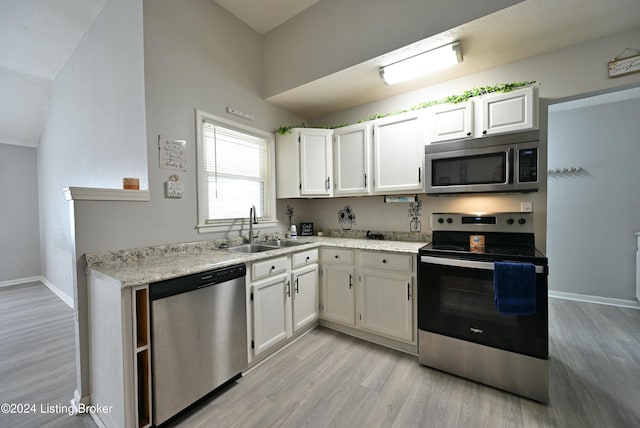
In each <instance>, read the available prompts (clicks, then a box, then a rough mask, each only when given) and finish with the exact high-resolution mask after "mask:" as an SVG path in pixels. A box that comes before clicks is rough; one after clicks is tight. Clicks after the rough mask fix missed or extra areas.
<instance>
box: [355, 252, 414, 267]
mask: <svg viewBox="0 0 640 428" xmlns="http://www.w3.org/2000/svg"><path fill="white" fill-rule="evenodd" d="M412 260H413V257H412V256H411V255H409V254H393V253H385V252H378V251H376V252H373V251H363V252H362V253H361V254H360V265H362V266H366V267H371V268H376V269H385V270H397V271H402V272H411V270H412V262H411V261H412Z"/></svg>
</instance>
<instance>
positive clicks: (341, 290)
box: [322, 265, 356, 325]
mask: <svg viewBox="0 0 640 428" xmlns="http://www.w3.org/2000/svg"><path fill="white" fill-rule="evenodd" d="M354 277H355V269H354V268H353V266H341V265H327V266H323V268H322V317H323V318H325V319H328V320H331V321H337V322H340V323H343V324H347V325H355V323H356V312H355V306H354V304H355V293H354V289H353V283H354Z"/></svg>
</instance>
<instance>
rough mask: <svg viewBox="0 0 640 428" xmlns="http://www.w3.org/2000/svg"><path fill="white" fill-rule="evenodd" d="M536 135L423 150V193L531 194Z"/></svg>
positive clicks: (535, 166)
mask: <svg viewBox="0 0 640 428" xmlns="http://www.w3.org/2000/svg"><path fill="white" fill-rule="evenodd" d="M539 166H540V133H539V131H537V130H535V131H527V132H520V133H513V134H503V135H496V136H488V137H481V138H470V139H465V140H456V141H448V142H443V143H432V144H430V145H427V146H425V175H426V177H425V192H426V193H427V194H432V195H439V194H450V193H490V192H494V193H495V192H505V193H510V192H535V191H537V190H538V187H539V181H538V171H539Z"/></svg>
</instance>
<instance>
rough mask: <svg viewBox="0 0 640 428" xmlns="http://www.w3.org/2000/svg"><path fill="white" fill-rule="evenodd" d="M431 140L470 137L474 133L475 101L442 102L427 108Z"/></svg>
mask: <svg viewBox="0 0 640 428" xmlns="http://www.w3.org/2000/svg"><path fill="white" fill-rule="evenodd" d="M427 113H428V119H429V120H428V125H427V126H428V128H429V141H430V142H435V141H446V140H454V139H459V138H469V137H471V136H472V135H473V103H472V102H471V101H467V102H465V103H459V104H442V105H437V106H433V107H429V108H428V109H427Z"/></svg>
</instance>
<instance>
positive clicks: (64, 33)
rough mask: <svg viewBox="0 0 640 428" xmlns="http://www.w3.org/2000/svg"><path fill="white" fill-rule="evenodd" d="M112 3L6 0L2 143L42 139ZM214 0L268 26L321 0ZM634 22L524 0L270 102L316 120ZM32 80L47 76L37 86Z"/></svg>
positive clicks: (552, 0)
mask: <svg viewBox="0 0 640 428" xmlns="http://www.w3.org/2000/svg"><path fill="white" fill-rule="evenodd" d="M106 1H107V0H0V90H1V91H0V92H2V93H4V94H5V95H7V94H14V93H15V95H8V97H14V98H19V99H20V100H21V103H20V104H15V103H4V104H2V103H0V141H2V142H9V143H10V144H13V143H16V144H26V145H33V146H37V143H38V140H39V132H40V130H39V129H38V130H37V132H36V131H33V132H31V131H30V130H31V128H34V126H36V127H38V126H40V127H41V125H42V123H44V115H45V112H46V105H47V102H48V101H47V100H48V87H49V86H48V85H50V82H51V81H52V80H53V79H54V78H55V76H56V75H57V74H58V72H59V71H60V70H61V69H62V67H63V66H64V64H65V63H66V62H67V61H68V59H69V57H70V56H71V54H72V53H73V51H74V50H75V49H76V46H77V45H78V43H79V42H80V41H81V40H82V37H83V36H84V34H85V32H86V30H87V29H88V28H89V27H90V26H91V24H92V23H93V21H94V19H95V18H96V16H97V15H98V14H99V13H100V11H101V10H102V8H103V6H104V4H105V3H106ZM214 1H215V2H216V3H218V4H219V5H220V6H222V7H224V8H225V9H227V10H228V11H229V12H230V13H232V14H233V15H235V16H236V17H238V18H239V19H240V20H241V21H244V22H245V23H246V24H247V25H248V26H250V27H251V28H253V29H254V30H255V31H256V32H258V33H259V34H264V33H266V32H268V31H269V30H271V29H273V28H275V27H276V26H278V25H280V24H282V23H283V22H285V21H287V20H289V19H291V18H294V17H295V16H296V15H297V14H298V13H300V12H301V11H303V10H305V9H307V8H309V7H311V6H313V5H314V4H316V3H317V2H318V1H319V0H260V1H255V0H214ZM638 27H640V7H639V6H638V0H607V1H606V2H605V1H602V0H561V1H560V0H526V1H523V2H521V3H518V4H516V5H514V6H512V7H510V8H507V9H503V10H501V11H498V12H496V13H494V14H492V15H489V16H486V17H483V18H480V19H478V20H476V21H472V22H469V23H467V24H464V25H462V26H460V27H457V28H454V29H451V30H449V31H447V32H445V33H442V34H438V35H436V36H433V37H431V38H429V39H426V40H421V41H418V42H416V43H414V45H412V46H407V47H405V48H402V49H400V50H398V51H395V52H389V53H387V54H385V55H382V56H380V57H378V58H372V59H370V60H369V61H366V62H364V63H362V64H358V65H355V66H353V67H351V68H348V69H345V70H342V71H340V72H337V73H334V74H332V75H329V76H325V77H323V78H321V79H318V80H316V81H312V82H309V83H307V84H305V85H302V86H300V87H297V88H294V89H292V90H289V91H286V92H283V93H280V94H277V95H274V96H272V97H270V98H268V99H267V101H268V102H270V103H272V104H274V105H277V106H280V107H282V108H284V109H286V110H288V111H291V112H294V113H296V114H298V115H300V116H302V117H304V118H306V119H313V118H316V117H320V116H323V115H326V114H330V113H334V112H338V111H341V110H344V109H346V108H350V107H354V106H356V105H361V104H365V103H369V102H373V101H377V100H381V99H384V98H387V97H390V96H393V95H397V94H400V93H403V92H408V91H411V90H414V89H418V88H422V87H425V86H429V85H434V84H437V83H441V82H444V81H447V80H451V79H454V78H457V77H462V76H464V75H468V74H472V73H475V72H478V71H481V70H486V69H490V68H494V67H497V66H500V65H503V64H507V63H511V62H514V61H518V60H520V59H524V58H527V57H531V56H534V55H540V54H543V53H545V52H549V51H553V50H557V49H560V48H563V47H567V46H571V45H575V44H578V43H583V42H586V41H589V40H593V39H596V38H599V37H604V36H607V35H609V34H614V33H617V32H621V31H624V30H627V29H631V28H638ZM453 40H459V41H460V42H461V44H462V53H463V57H464V62H463V63H462V64H460V65H458V66H456V67H454V68H451V69H448V70H447V71H445V72H439V73H437V74H433V75H431V76H429V77H425V78H421V79H416V80H414V81H412V82H410V83H404V84H399V85H394V86H387V85H385V84H384V83H383V82H382V80H381V79H380V76H379V74H378V69H379V67H380V66H382V65H386V64H389V63H391V62H394V61H397V60H398V59H401V58H402V57H403V56H407V55H409V54H408V52H409V51H410V50H411V49H413V48H415V47H419V48H423V49H429V48H433V47H436V46H439V45H442V44H445V43H448V42H450V41H453ZM627 47H629V48H635V49H638V48H640V46H627ZM622 48H624V47H621V49H622ZM615 54H616V53H612V55H615ZM20 76H24V78H22V79H21V78H20ZM523 78H526V77H523ZM34 79H35V80H38V81H39V82H42V83H37V84H34V83H33V82H34ZM20 85H22V86H20ZM21 91H22V92H21ZM29 91H31V93H29ZM5 98H7V97H5ZM18 110H19V111H18ZM34 118H35V119H34ZM34 123H36V125H34ZM37 123H40V125H37ZM27 131H29V132H27ZM31 134H33V135H31Z"/></svg>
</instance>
